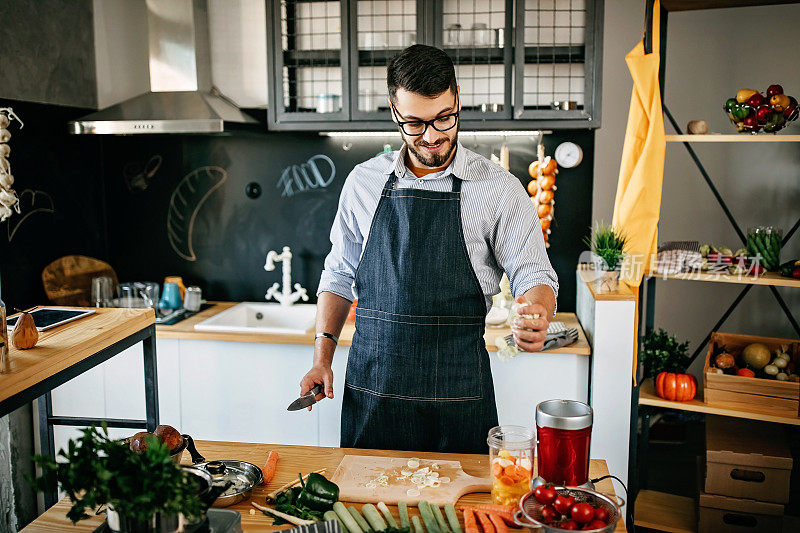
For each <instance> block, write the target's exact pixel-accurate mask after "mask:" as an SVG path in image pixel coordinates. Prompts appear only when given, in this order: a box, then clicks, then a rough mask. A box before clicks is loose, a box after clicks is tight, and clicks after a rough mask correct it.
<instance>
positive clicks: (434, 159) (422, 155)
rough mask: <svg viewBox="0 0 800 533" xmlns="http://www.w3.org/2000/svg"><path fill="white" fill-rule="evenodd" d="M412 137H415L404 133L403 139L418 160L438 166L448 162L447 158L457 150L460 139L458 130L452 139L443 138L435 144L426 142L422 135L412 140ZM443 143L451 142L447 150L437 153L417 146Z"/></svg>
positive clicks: (433, 166)
mask: <svg viewBox="0 0 800 533" xmlns="http://www.w3.org/2000/svg"><path fill="white" fill-rule="evenodd" d="M401 134H402V132H401ZM412 139H413V137H407V136H406V135H403V140H404V141H405V142H406V146H407V147H408V150H409V151H410V152H411V153H412V154H414V156H415V157H416V158H417V161H419V162H420V163H422V164H423V165H425V166H426V167H430V168H437V167H440V166H442V165H444V164H445V163H446V162H447V160H448V159H450V155H451V154H452V153H453V150H455V148H456V143H457V141H458V131H456V134H455V135H454V136H453V138H452V139H450V138H448V139H443V140H441V141H439V142H437V143H435V144H428V143H426V142H425V141H423V140H422V137H420V138H418V139H416V140H412ZM443 143H450V148H449V149H448V150H447V151H446V152H445V151H442V152H437V153H435V154H430V153H427V152H424V151H423V150H421V149H419V150H418V149H417V146H437V145H439V144H443Z"/></svg>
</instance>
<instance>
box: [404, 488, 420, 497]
mask: <svg viewBox="0 0 800 533" xmlns="http://www.w3.org/2000/svg"><path fill="white" fill-rule="evenodd" d="M419 495H420V492H419V491H418V490H417V489H408V490H407V491H406V496H409V497H410V498H416V497H417V496H419Z"/></svg>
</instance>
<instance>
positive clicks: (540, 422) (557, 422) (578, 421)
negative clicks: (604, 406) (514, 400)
mask: <svg viewBox="0 0 800 533" xmlns="http://www.w3.org/2000/svg"><path fill="white" fill-rule="evenodd" d="M592 419H593V413H592V408H591V407H590V406H589V405H587V404H585V403H583V402H579V401H576V400H547V401H545V402H542V403H540V404H539V405H537V406H536V426H537V427H540V428H553V429H583V428H587V427H589V426H591V425H592Z"/></svg>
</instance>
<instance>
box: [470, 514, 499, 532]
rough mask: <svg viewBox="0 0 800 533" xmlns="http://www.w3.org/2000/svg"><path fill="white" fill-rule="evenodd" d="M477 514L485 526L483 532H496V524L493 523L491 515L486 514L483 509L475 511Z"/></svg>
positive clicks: (482, 525)
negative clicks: (490, 518)
mask: <svg viewBox="0 0 800 533" xmlns="http://www.w3.org/2000/svg"><path fill="white" fill-rule="evenodd" d="M475 515H476V516H477V517H478V520H480V522H481V527H482V528H483V533H495V531H494V526H493V525H492V521H491V520H489V517H488V516H486V513H484V512H483V511H475Z"/></svg>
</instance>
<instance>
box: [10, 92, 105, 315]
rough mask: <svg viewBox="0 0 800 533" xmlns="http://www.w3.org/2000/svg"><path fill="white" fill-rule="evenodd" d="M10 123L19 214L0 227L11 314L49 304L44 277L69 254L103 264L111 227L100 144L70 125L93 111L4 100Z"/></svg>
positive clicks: (12, 163)
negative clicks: (10, 114)
mask: <svg viewBox="0 0 800 533" xmlns="http://www.w3.org/2000/svg"><path fill="white" fill-rule="evenodd" d="M0 107H12V108H13V109H14V112H15V113H16V114H17V115H19V117H20V118H21V119H22V121H23V122H24V123H25V126H24V127H23V128H22V129H20V127H19V123H18V122H17V121H13V122H12V123H11V125H10V126H9V131H10V132H11V140H10V141H9V143H8V144H9V146H10V147H11V154H10V157H9V161H10V162H11V172H12V174H13V175H14V178H15V180H16V181H15V183H14V189H15V190H16V192H17V194H18V195H19V198H20V210H21V214H17V213H14V214H13V215H12V216H11V218H9V219H8V220H6V221H5V222H0V276H1V278H0V288H1V289H2V296H3V301H4V302H5V303H6V305H7V306H8V308H9V310H11V309H13V308H14V307H18V308H21V309H24V308H28V307H31V306H33V305H39V304H42V303H47V298H46V296H45V293H44V289H43V287H42V278H41V273H42V269H44V267H45V266H47V264H49V263H50V262H51V261H53V260H55V259H57V258H59V257H61V256H64V255H69V254H81V255H89V256H93V257H97V258H100V259H103V258H105V256H106V255H107V252H106V246H105V243H106V225H105V212H104V209H105V196H104V191H103V172H102V151H101V148H102V145H101V139H100V138H99V137H75V136H73V135H69V134H68V133H67V122H68V121H70V120H73V119H76V118H78V117H80V116H83V115H85V114H87V113H90V112H91V110H89V109H81V108H74V107H63V106H55V105H46V104H35V103H29V102H20V101H17V100H7V99H0Z"/></svg>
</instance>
